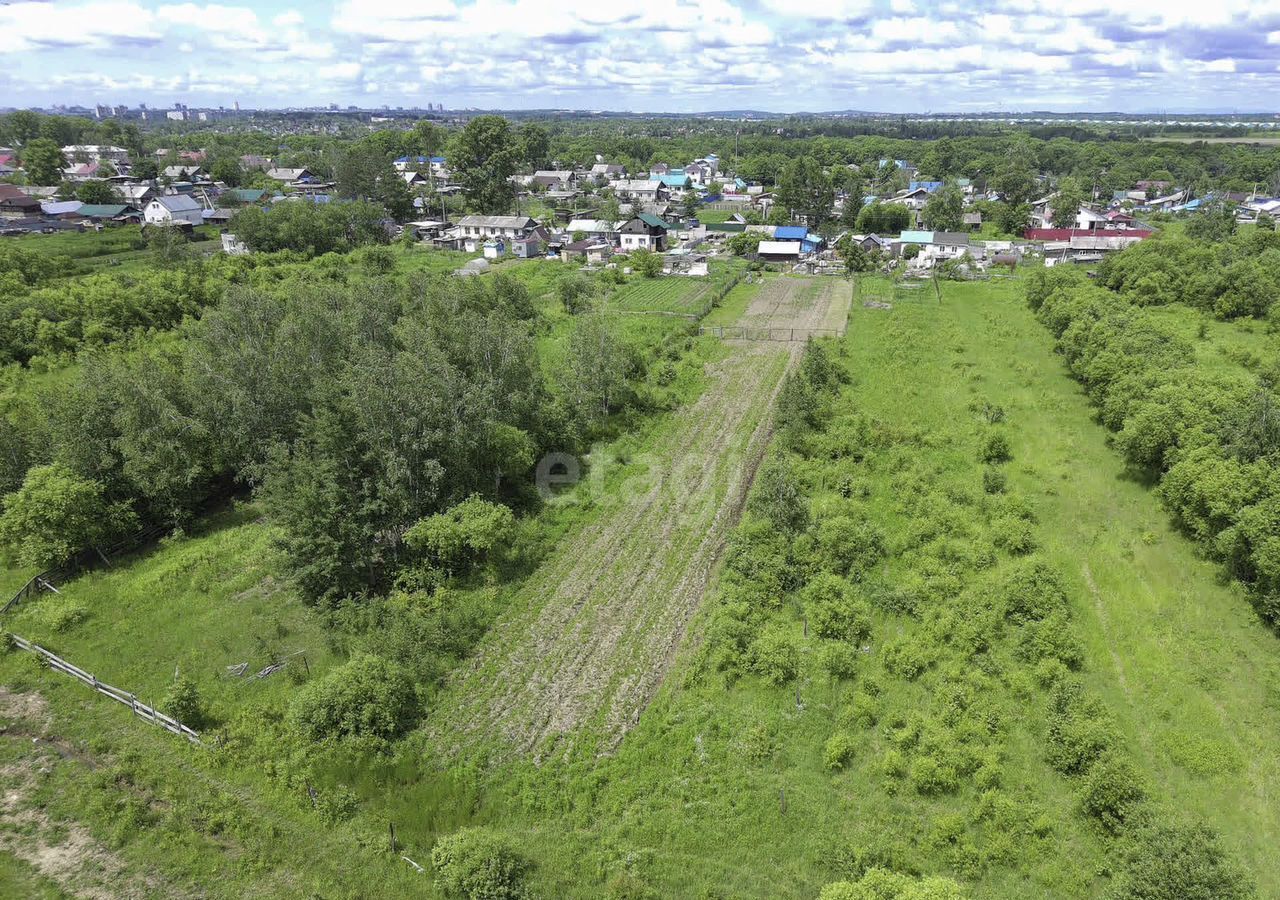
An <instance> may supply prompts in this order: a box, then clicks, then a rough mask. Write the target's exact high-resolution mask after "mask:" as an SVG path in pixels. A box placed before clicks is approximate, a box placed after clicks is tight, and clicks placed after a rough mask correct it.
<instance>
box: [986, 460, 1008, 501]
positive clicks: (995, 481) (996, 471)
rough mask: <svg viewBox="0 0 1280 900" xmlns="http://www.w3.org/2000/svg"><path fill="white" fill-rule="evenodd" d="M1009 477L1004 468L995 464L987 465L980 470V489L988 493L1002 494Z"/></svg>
mask: <svg viewBox="0 0 1280 900" xmlns="http://www.w3.org/2000/svg"><path fill="white" fill-rule="evenodd" d="M1008 483H1009V477H1008V476H1007V475H1005V473H1004V470H1003V469H1000V468H997V467H996V466H991V465H989V466H987V467H985V468H984V469H983V470H982V489H983V490H984V491H985V492H986V493H988V494H1003V493H1004V489H1005V485H1007V484H1008Z"/></svg>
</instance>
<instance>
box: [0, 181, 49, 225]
mask: <svg viewBox="0 0 1280 900" xmlns="http://www.w3.org/2000/svg"><path fill="white" fill-rule="evenodd" d="M39 212H40V201H39V200H37V199H36V198H35V197H31V196H29V195H28V194H26V193H24V192H23V191H22V190H21V189H20V188H18V187H17V186H15V185H12V184H0V216H5V217H6V218H16V217H20V216H29V215H33V214H38V213H39Z"/></svg>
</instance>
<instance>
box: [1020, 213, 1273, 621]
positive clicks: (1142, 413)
mask: <svg viewBox="0 0 1280 900" xmlns="http://www.w3.org/2000/svg"><path fill="white" fill-rule="evenodd" d="M1274 240H1275V235H1261V234H1258V235H1254V236H1252V237H1250V238H1247V239H1242V240H1237V241H1232V242H1230V243H1228V244H1224V245H1216V246H1210V247H1207V248H1204V247H1195V246H1190V245H1189V242H1185V241H1176V240H1175V241H1164V240H1161V241H1152V242H1145V243H1144V244H1141V245H1138V246H1137V247H1134V248H1131V249H1129V250H1126V251H1124V252H1123V253H1121V254H1119V255H1118V256H1117V257H1116V258H1115V260H1114V261H1112V262H1108V263H1106V264H1104V265H1103V267H1102V270H1101V272H1100V274H1099V279H1098V281H1099V282H1100V283H1091V282H1089V280H1088V279H1087V278H1086V277H1085V276H1084V274H1083V273H1081V272H1079V271H1078V270H1076V269H1073V268H1070V267H1054V268H1052V269H1047V270H1039V271H1037V272H1035V273H1033V275H1032V276H1031V278H1030V279H1029V281H1028V283H1027V290H1026V296H1027V301H1028V303H1029V304H1030V305H1031V308H1032V309H1034V310H1035V311H1036V314H1037V315H1038V317H1039V318H1040V320H1041V321H1042V322H1043V323H1044V324H1045V325H1046V326H1047V327H1048V329H1049V330H1050V331H1051V332H1052V334H1053V335H1054V337H1055V338H1056V339H1057V347H1058V350H1059V352H1061V353H1062V354H1063V356H1064V357H1065V359H1066V360H1067V364H1068V366H1069V367H1070V369H1071V372H1072V373H1073V374H1074V375H1075V377H1076V378H1077V379H1079V380H1080V381H1081V383H1082V384H1083V385H1084V387H1085V390H1086V391H1087V393H1088V394H1089V396H1090V398H1091V399H1092V400H1093V402H1094V403H1095V404H1096V405H1097V406H1098V410H1099V418H1100V420H1101V421H1102V423H1103V424H1104V425H1106V426H1107V427H1108V428H1109V429H1111V430H1112V431H1113V432H1114V433H1115V446H1116V448H1117V450H1118V451H1119V452H1120V453H1121V454H1122V455H1123V457H1124V459H1125V461H1126V463H1128V464H1129V465H1130V466H1131V467H1133V469H1134V470H1136V471H1138V472H1140V473H1143V474H1144V475H1145V476H1147V477H1149V478H1152V479H1154V480H1155V482H1156V483H1157V492H1158V493H1159V495H1160V497H1161V498H1162V500H1163V501H1164V503H1165V505H1166V506H1167V507H1168V508H1169V510H1170V511H1171V512H1172V513H1173V516H1174V519H1175V520H1176V521H1177V523H1178V524H1179V525H1180V526H1181V527H1182V529H1183V530H1184V531H1185V532H1186V533H1187V534H1188V535H1190V536H1191V537H1193V538H1195V539H1196V540H1197V541H1198V542H1199V543H1200V544H1201V546H1202V547H1203V548H1204V549H1205V551H1206V552H1207V553H1208V554H1209V555H1210V556H1211V557H1212V558H1214V559H1216V560H1219V561H1220V562H1222V563H1223V564H1224V565H1225V566H1226V568H1227V570H1228V571H1229V572H1230V573H1231V574H1232V575H1233V576H1234V577H1236V578H1238V579H1239V580H1240V581H1242V582H1243V583H1244V584H1245V585H1247V586H1248V587H1249V589H1250V594H1251V597H1252V598H1253V601H1254V603H1255V605H1256V607H1257V608H1258V610H1259V612H1260V613H1261V614H1262V615H1263V616H1264V617H1265V618H1266V619H1267V620H1268V621H1269V622H1270V623H1271V624H1272V625H1280V555H1277V551H1276V545H1275V535H1276V533H1277V531H1278V530H1280V490H1278V489H1277V483H1278V482H1277V479H1276V473H1277V467H1278V466H1280V416H1278V415H1277V409H1280V397H1278V395H1277V386H1278V385H1280V368H1278V367H1277V365H1276V363H1274V362H1272V363H1270V364H1268V365H1263V366H1256V367H1254V368H1255V371H1253V372H1250V371H1248V369H1246V368H1243V367H1242V368H1232V369H1225V370H1223V369H1218V368H1211V367H1208V366H1206V365H1204V364H1203V362H1202V361H1201V359H1200V358H1199V356H1198V354H1197V347H1196V340H1193V339H1192V338H1190V337H1188V336H1187V335H1186V333H1185V332H1184V331H1183V330H1182V329H1179V328H1178V326H1177V324H1176V322H1175V320H1171V319H1170V318H1168V317H1166V316H1161V315H1157V314H1156V313H1154V312H1153V311H1151V310H1149V309H1146V308H1145V307H1146V306H1148V305H1150V304H1152V303H1161V302H1175V303H1185V304H1188V305H1190V306H1193V307H1197V308H1199V309H1202V310H1204V311H1205V312H1206V313H1212V314H1214V315H1218V316H1221V317H1226V316H1235V315H1261V314H1264V313H1265V312H1266V311H1267V310H1268V309H1269V308H1270V307H1271V305H1272V304H1273V303H1274V302H1275V300H1276V299H1277V291H1276V283H1275V280H1274V275H1272V274H1271V273H1272V272H1274V271H1275V269H1274V265H1272V267H1271V269H1270V271H1268V270H1267V263H1266V262H1262V261H1261V260H1265V259H1267V258H1271V259H1274V258H1275V254H1276V253H1277V251H1276V249H1275V247H1276V244H1275V243H1274ZM1260 245H1265V246H1267V247H1268V249H1266V250H1265V251H1262V252H1261V253H1259V254H1257V255H1253V256H1251V255H1250V252H1251V251H1250V248H1252V249H1253V251H1256V249H1257V247H1258V246H1260ZM1205 334H1206V332H1205V330H1204V328H1203V326H1202V327H1201V330H1200V333H1199V336H1198V340H1203V339H1204V337H1205Z"/></svg>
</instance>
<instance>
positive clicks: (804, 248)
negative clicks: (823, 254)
mask: <svg viewBox="0 0 1280 900" xmlns="http://www.w3.org/2000/svg"><path fill="white" fill-rule="evenodd" d="M773 239H774V240H775V241H795V242H796V243H798V244H799V245H800V252H801V253H813V252H815V251H817V250H818V249H820V248H821V247H822V243H823V241H822V237H821V236H820V235H816V234H811V233H810V232H809V229H808V228H806V227H805V226H803V225H779V226H778V227H776V228H775V229H773Z"/></svg>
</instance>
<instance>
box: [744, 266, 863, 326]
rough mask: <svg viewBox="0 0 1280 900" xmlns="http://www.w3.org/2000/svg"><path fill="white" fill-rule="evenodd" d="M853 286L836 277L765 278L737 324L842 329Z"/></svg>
mask: <svg viewBox="0 0 1280 900" xmlns="http://www.w3.org/2000/svg"><path fill="white" fill-rule="evenodd" d="M852 297H853V290H852V287H851V285H850V283H849V282H847V281H845V280H843V279H839V278H800V277H795V276H783V277H781V278H774V279H770V280H769V281H767V282H765V284H764V286H763V287H761V288H760V291H759V293H757V294H756V296H755V299H753V300H752V301H751V305H750V306H748V307H747V311H746V312H745V313H744V314H743V316H742V318H741V319H739V320H738V322H737V324H738V325H741V326H743V327H746V328H748V329H762V328H769V329H784V328H793V329H795V330H796V332H797V333H798V334H799V333H801V332H803V333H804V334H803V336H805V337H807V336H808V332H813V331H832V332H838V333H843V332H844V328H845V322H846V321H847V320H848V317H849V304H850V302H851V300H852Z"/></svg>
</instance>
